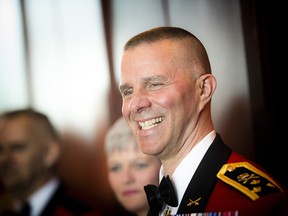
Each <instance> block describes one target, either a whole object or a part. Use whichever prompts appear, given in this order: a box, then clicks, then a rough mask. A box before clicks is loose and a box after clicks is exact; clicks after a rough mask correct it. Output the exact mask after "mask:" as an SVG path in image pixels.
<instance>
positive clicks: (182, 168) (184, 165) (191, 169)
mask: <svg viewBox="0 0 288 216" xmlns="http://www.w3.org/2000/svg"><path fill="white" fill-rule="evenodd" d="M215 137H216V132H215V131H214V130H213V131H211V132H210V133H209V134H208V135H207V136H205V137H204V138H203V139H202V140H201V141H200V142H199V143H198V144H197V145H195V146H194V147H193V148H192V150H191V151H190V152H189V153H188V154H187V155H186V156H185V158H184V159H183V160H182V161H181V162H180V164H179V165H178V166H177V168H176V170H175V171H174V173H173V175H172V176H170V179H171V181H172V183H173V185H174V188H175V191H176V193H177V198H178V206H177V207H171V206H168V205H163V207H162V210H161V211H160V214H159V215H164V212H165V210H167V209H168V208H169V210H171V213H170V214H171V215H174V214H176V213H177V210H178V207H179V205H180V202H181V200H182V197H183V196H184V193H185V190H186V188H187V187H188V184H189V182H190V180H191V179H192V177H193V175H194V173H195V171H196V169H197V167H198V165H199V164H200V162H201V160H202V158H203V157H204V155H205V153H206V151H207V150H208V148H209V147H210V145H211V144H212V142H213V140H214V139H215ZM164 175H165V173H164V170H163V166H161V168H160V172H159V180H160V181H161V179H162V177H163V176H164Z"/></svg>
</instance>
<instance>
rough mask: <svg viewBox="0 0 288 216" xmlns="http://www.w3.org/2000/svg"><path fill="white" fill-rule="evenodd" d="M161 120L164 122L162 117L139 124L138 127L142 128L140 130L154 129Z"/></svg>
mask: <svg viewBox="0 0 288 216" xmlns="http://www.w3.org/2000/svg"><path fill="white" fill-rule="evenodd" d="M163 120H164V117H158V118H154V119H150V120H148V121H145V122H139V125H140V127H141V128H142V130H148V129H150V128H152V127H155V126H156V125H157V124H159V123H160V122H162V121H163Z"/></svg>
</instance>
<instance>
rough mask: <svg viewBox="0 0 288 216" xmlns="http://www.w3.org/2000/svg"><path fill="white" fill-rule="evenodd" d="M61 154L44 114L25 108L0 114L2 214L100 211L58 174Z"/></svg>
mask: <svg viewBox="0 0 288 216" xmlns="http://www.w3.org/2000/svg"><path fill="white" fill-rule="evenodd" d="M60 155H61V140H60V138H59V136H58V134H57V132H56V130H55V129H54V127H53V126H52V124H51V122H50V120H49V119H48V117H47V116H45V115H44V114H42V113H39V112H37V111H35V110H32V109H24V110H16V111H11V112H7V113H4V114H2V115H1V116H0V180H1V183H2V184H3V188H4V192H5V196H4V195H3V196H4V197H2V198H0V200H1V203H2V206H1V208H2V209H0V212H1V211H2V212H1V213H0V215H1V216H2V215H14V213H17V214H18V215H27V216H44V215H45V216H46V215H47V216H48V215H49V216H51V215H53V216H58V215H59V216H60V215H61V216H63V215H67V216H69V215H87V216H88V215H94V216H95V215H100V214H98V212H96V210H95V209H93V208H92V207H90V206H89V205H88V204H86V203H84V202H83V200H81V201H80V199H78V197H77V196H75V194H76V193H74V192H75V191H72V190H70V189H68V188H67V186H66V185H65V184H64V182H63V181H62V180H61V179H60V178H59V176H58V175H57V164H58V161H59V158H60ZM72 194H73V195H72ZM22 211H24V213H21V212H22Z"/></svg>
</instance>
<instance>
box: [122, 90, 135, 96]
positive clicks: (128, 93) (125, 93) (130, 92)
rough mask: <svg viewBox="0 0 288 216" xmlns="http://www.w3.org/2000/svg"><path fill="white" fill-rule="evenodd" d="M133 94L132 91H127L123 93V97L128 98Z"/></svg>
mask: <svg viewBox="0 0 288 216" xmlns="http://www.w3.org/2000/svg"><path fill="white" fill-rule="evenodd" d="M132 93H133V91H132V89H127V90H125V91H124V92H123V94H122V95H123V97H127V96H130V95H131V94H132Z"/></svg>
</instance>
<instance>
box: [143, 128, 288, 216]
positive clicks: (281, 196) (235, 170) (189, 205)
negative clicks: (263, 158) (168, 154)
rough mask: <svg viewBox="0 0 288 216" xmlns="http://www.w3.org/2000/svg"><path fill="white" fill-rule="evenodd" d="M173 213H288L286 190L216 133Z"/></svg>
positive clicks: (236, 215) (286, 215)
mask: <svg viewBox="0 0 288 216" xmlns="http://www.w3.org/2000/svg"><path fill="white" fill-rule="evenodd" d="M147 198H148V196H147ZM150 206H151V205H150ZM168 209H169V208H168ZM150 215H153V214H150ZM164 215H165V216H166V215H170V214H169V211H166V212H164ZM176 215H193V216H196V215H202V216H204V215H213V216H214V215H215V216H216V215H221V216H223V215H229V216H258V215H259V216H280V215H281V216H288V191H287V189H285V188H284V187H283V186H282V185H281V184H280V183H279V182H278V181H277V180H275V179H274V178H273V177H272V176H271V175H270V174H269V173H267V172H266V171H265V170H264V169H263V168H262V167H260V166H259V165H257V164H255V163H253V162H252V161H250V160H248V159H247V158H245V157H244V156H242V155H239V154H237V153H235V152H234V151H232V149H231V148H229V147H228V146H227V145H225V144H224V142H223V141H222V139H221V137H220V135H219V134H218V133H217V134H216V137H215V139H214V141H213V142H212V144H211V145H210V147H209V148H208V150H207V152H206V153H205V155H204V157H203V158H202V160H201V162H200V164H199V166H198V168H197V169H196V172H195V174H194V175H193V177H192V179H191V180H190V182H189V184H188V187H187V188H186V191H185V193H184V195H183V198H182V200H180V202H179V207H178V210H177V214H176Z"/></svg>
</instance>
